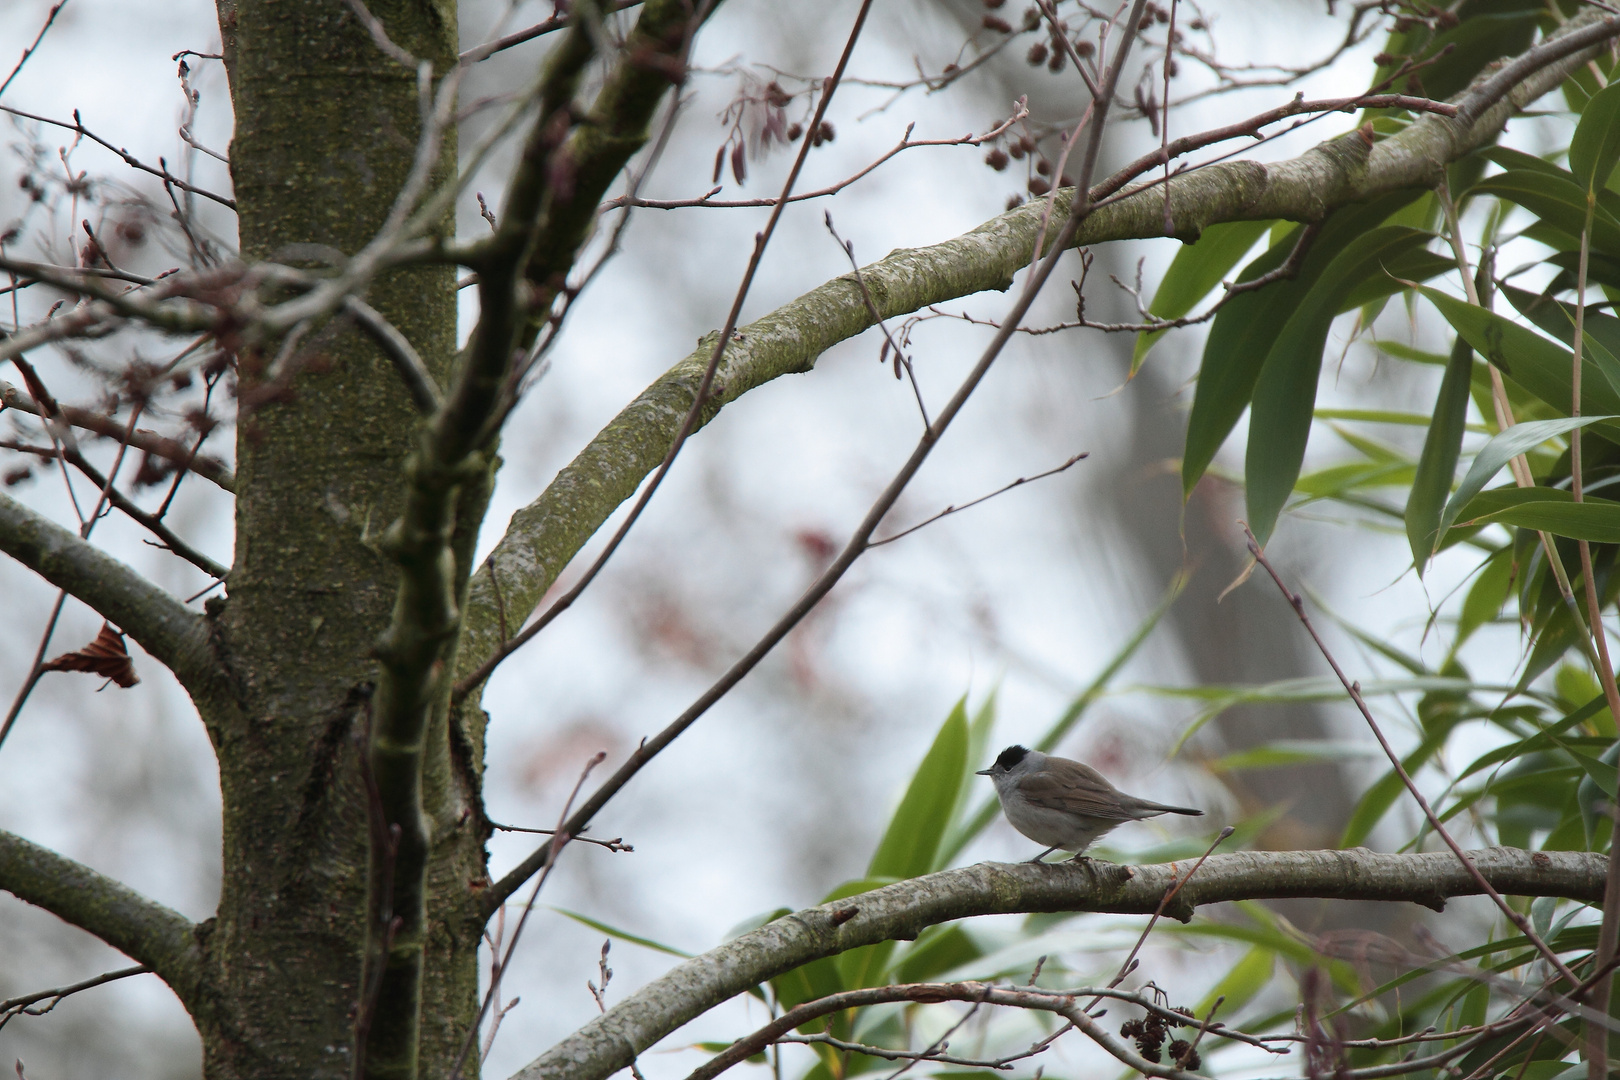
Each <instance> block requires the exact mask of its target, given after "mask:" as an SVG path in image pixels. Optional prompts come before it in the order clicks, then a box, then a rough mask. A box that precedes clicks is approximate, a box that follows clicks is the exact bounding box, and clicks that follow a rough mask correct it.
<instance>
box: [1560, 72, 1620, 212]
mask: <svg viewBox="0 0 1620 1080" xmlns="http://www.w3.org/2000/svg"><path fill="white" fill-rule="evenodd" d="M1617 160H1620V85H1617V84H1611V85H1610V86H1608V87H1606V88H1604V89H1602V90H1599V91H1598V92H1597V93H1596V94H1595V95H1593V97H1592V100H1590V101H1588V102H1587V103H1586V108H1585V109H1583V110H1581V122H1580V123H1579V124H1577V125H1576V126H1575V136H1574V138H1572V139H1571V140H1570V143H1569V171H1570V172H1572V173H1574V174H1575V179H1576V181H1577V182H1578V183H1580V185H1581V186H1582V187H1584V188H1586V189H1587V190H1588V191H1598V190H1601V189H1602V188H1603V187H1604V186H1605V185H1606V184H1608V182H1609V174H1610V173H1611V172H1613V171H1614V163H1615V162H1616V161H1617Z"/></svg>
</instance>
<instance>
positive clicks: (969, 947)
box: [895, 923, 984, 983]
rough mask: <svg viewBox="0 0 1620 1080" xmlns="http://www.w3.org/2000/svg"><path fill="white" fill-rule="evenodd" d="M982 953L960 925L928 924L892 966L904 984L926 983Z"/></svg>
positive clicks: (971, 961) (978, 956) (965, 963)
mask: <svg viewBox="0 0 1620 1080" xmlns="http://www.w3.org/2000/svg"><path fill="white" fill-rule="evenodd" d="M982 956H984V949H983V947H981V946H980V945H979V943H978V942H977V941H975V940H973V937H972V935H970V934H969V933H968V932H967V931H966V930H964V929H962V927H961V925H960V924H956V923H953V924H951V925H948V926H931V927H929V928H928V929H927V930H925V931H923V933H922V934H921V935H919V936H918V938H917V941H916V944H914V945H912V946H911V947H910V948H909V949H907V950H906V952H905V955H904V956H902V957H901V958H900V962H899V964H898V965H896V967H895V978H896V979H897V980H898V981H900V982H903V983H917V982H928V981H930V980H932V979H933V978H934V977H935V976H936V975H941V974H943V973H945V972H947V971H952V970H954V969H956V968H959V967H963V966H965V965H967V964H971V963H973V962H974V961H975V960H978V959H979V958H980V957H982Z"/></svg>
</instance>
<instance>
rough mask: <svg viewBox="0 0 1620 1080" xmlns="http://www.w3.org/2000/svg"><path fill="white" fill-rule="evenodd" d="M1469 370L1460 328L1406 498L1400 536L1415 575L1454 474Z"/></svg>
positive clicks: (1434, 535)
mask: <svg viewBox="0 0 1620 1080" xmlns="http://www.w3.org/2000/svg"><path fill="white" fill-rule="evenodd" d="M1473 374H1474V350H1473V349H1471V348H1469V347H1468V342H1467V340H1466V339H1464V338H1463V336H1462V335H1461V334H1459V335H1457V342H1456V344H1455V345H1453V346H1452V348H1451V357H1450V359H1449V360H1448V361H1447V363H1446V374H1445V377H1444V378H1442V379H1441V380H1440V394H1439V396H1438V397H1436V398H1435V401H1434V420H1433V421H1432V422H1431V423H1430V424H1429V433H1428V435H1427V436H1426V437H1425V438H1424V440H1423V453H1422V454H1420V455H1419V456H1418V466H1417V473H1416V475H1414V476H1413V478H1412V493H1411V494H1410V495H1409V496H1407V499H1406V540H1407V543H1408V544H1410V545H1411V547H1412V563H1413V565H1414V566H1415V567H1416V568H1417V573H1418V577H1422V576H1423V571H1424V570H1425V569H1426V568H1427V567H1428V564H1429V559H1430V558H1432V557H1433V555H1434V549H1435V545H1436V544H1437V543H1438V542H1439V539H1440V535H1441V531H1440V513H1441V511H1442V510H1444V509H1445V505H1446V498H1447V496H1449V495H1450V494H1451V482H1452V481H1453V480H1454V479H1456V476H1457V459H1458V458H1460V457H1461V456H1462V439H1463V430H1464V428H1465V427H1466V425H1467V421H1468V387H1469V383H1470V380H1471V379H1472V377H1473Z"/></svg>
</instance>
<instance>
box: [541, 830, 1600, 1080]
mask: <svg viewBox="0 0 1620 1080" xmlns="http://www.w3.org/2000/svg"><path fill="white" fill-rule="evenodd" d="M1469 857H1470V858H1471V859H1472V860H1473V862H1474V864H1475V866H1476V867H1477V868H1478V869H1479V871H1480V873H1481V875H1483V877H1484V878H1485V880H1487V881H1489V882H1490V883H1491V885H1492V886H1493V887H1494V888H1496V889H1497V890H1498V891H1499V892H1502V893H1507V894H1512V895H1519V896H1561V897H1567V898H1569V899H1573V900H1581V901H1585V902H1588V903H1591V902H1594V901H1596V900H1599V899H1600V898H1601V897H1602V895H1603V882H1604V875H1605V873H1606V872H1607V865H1608V864H1607V860H1606V859H1605V858H1604V857H1603V856H1602V855H1599V854H1596V853H1593V852H1585V851H1557V852H1539V851H1537V852H1530V851H1521V850H1519V849H1517V848H1488V849H1486V850H1484V851H1474V852H1470V853H1469ZM1179 876H1180V871H1179V870H1178V867H1177V865H1176V864H1175V863H1167V864H1163V865H1158V866H1116V865H1114V864H1113V863H1104V862H1097V861H1094V860H1082V861H1078V862H1065V863H1058V864H1056V865H1033V864H1028V863H1021V864H1017V865H1009V864H1004V863H980V864H978V865H977V866H969V867H965V868H963V869H960V870H945V871H942V872H940V873H937V874H929V875H926V876H924V877H920V878H913V879H911V880H910V881H902V882H898V883H896V884H894V885H888V886H885V887H884V888H881V889H874V890H873V891H871V892H868V893H862V894H860V895H858V896H852V897H850V898H848V899H846V900H839V901H835V902H833V903H831V904H823V905H822V906H820V907H814V908H807V909H805V910H804V911H799V912H795V913H793V914H792V915H785V916H783V917H782V918H780V919H777V920H776V921H774V922H771V923H768V924H766V925H765V926H762V927H760V928H759V929H758V930H754V931H752V932H750V933H747V934H744V935H742V936H741V937H738V938H736V939H734V940H732V941H729V942H727V943H726V944H724V945H722V946H720V947H719V948H716V949H711V950H710V951H708V952H706V953H704V954H703V955H701V956H697V957H694V958H693V959H691V960H688V961H686V962H685V963H683V964H680V965H678V966H677V967H675V968H674V969H673V970H672V971H670V972H669V973H668V974H666V975H664V976H663V977H661V978H659V979H655V980H654V981H653V982H651V983H649V984H648V985H646V986H644V987H642V988H641V989H640V990H638V991H637V992H636V993H634V994H632V995H631V996H630V997H628V998H626V999H625V1000H624V1001H623V1002H621V1003H620V1004H619V1005H617V1006H615V1007H614V1008H612V1009H609V1010H608V1011H607V1012H606V1013H605V1014H604V1015H602V1016H600V1017H598V1018H597V1019H595V1020H593V1021H591V1022H590V1023H589V1024H586V1025H585V1026H584V1027H583V1028H580V1029H579V1030H578V1031H576V1032H574V1033H573V1034H572V1035H570V1036H568V1038H566V1039H564V1040H563V1041H562V1042H560V1043H558V1044H557V1045H556V1046H554V1047H552V1048H551V1049H550V1050H548V1051H547V1052H546V1053H545V1054H543V1055H542V1056H541V1057H539V1058H538V1059H536V1060H535V1061H534V1062H532V1063H530V1064H529V1065H528V1066H527V1067H525V1068H524V1069H523V1070H522V1071H521V1072H519V1073H518V1074H517V1077H516V1080H564V1078H566V1080H605V1078H606V1077H608V1076H611V1075H612V1074H613V1073H615V1072H618V1071H619V1070H620V1069H622V1068H625V1067H626V1066H628V1065H629V1064H630V1063H631V1061H633V1060H634V1058H635V1056H636V1055H637V1054H639V1053H641V1052H643V1051H645V1050H646V1049H647V1048H649V1047H651V1046H652V1045H653V1044H655V1043H657V1042H658V1041H659V1040H660V1039H662V1038H664V1037H665V1036H666V1035H668V1034H669V1033H670V1032H672V1031H674V1030H675V1029H676V1028H678V1027H680V1026H681V1025H682V1024H685V1023H687V1022H689V1021H691V1020H693V1019H695V1018H696V1017H698V1016H701V1015H702V1014H703V1013H705V1012H707V1011H708V1010H710V1009H712V1008H714V1007H715V1006H716V1005H719V1004H720V1003H721V1002H723V1001H726V1000H728V999H730V998H732V997H734V996H736V995H737V994H740V993H743V992H745V991H747V990H748V989H749V988H750V987H753V986H757V985H759V984H760V983H761V982H763V981H765V980H767V979H770V978H773V977H775V976H777V975H781V974H783V973H784V972H787V971H791V970H793V969H794V968H796V967H799V966H800V965H802V964H806V963H809V962H810V961H812V960H818V959H820V958H822V957H826V956H836V955H837V954H839V953H842V952H846V951H848V950H850V949H855V948H859V947H861V946H863V945H871V944H874V943H876V942H879V941H894V940H902V941H904V940H911V939H913V938H915V937H916V936H917V935H918V934H920V933H921V932H922V931H923V930H925V929H927V928H928V927H930V926H934V925H936V924H938V923H942V922H949V921H952V920H955V919H963V918H968V917H970V916H974V915H997V914H1008V913H1026V912H1050V911H1100V912H1114V913H1118V914H1152V913H1153V912H1154V911H1155V910H1157V909H1158V907H1159V904H1160V901H1161V900H1162V899H1163V897H1164V895H1165V892H1166V890H1168V889H1170V888H1172V887H1173V886H1174V885H1175V883H1176V881H1177V880H1178V877H1179ZM1478 892H1479V885H1478V883H1477V882H1476V881H1475V880H1474V878H1473V877H1472V876H1471V875H1470V874H1469V873H1468V872H1467V871H1466V870H1464V869H1463V867H1462V866H1461V865H1460V864H1459V863H1458V861H1457V858H1456V856H1454V855H1453V854H1452V853H1451V852H1449V851H1446V852H1428V853H1422V854H1410V855H1389V854H1383V853H1380V852H1374V851H1368V850H1367V849H1366V848H1355V849H1354V850H1350V851H1250V852H1240V853H1238V854H1234V855H1217V856H1214V857H1212V858H1210V859H1208V860H1207V861H1206V862H1205V863H1204V865H1203V867H1202V868H1201V869H1200V870H1199V871H1198V875H1197V876H1196V877H1194V878H1193V879H1192V880H1191V881H1189V882H1187V883H1186V884H1185V885H1184V886H1182V888H1181V890H1180V891H1179V892H1177V893H1176V895H1175V897H1174V899H1173V900H1172V901H1171V902H1170V904H1169V906H1168V908H1167V909H1166V914H1168V915H1172V916H1174V917H1176V918H1178V919H1182V920H1186V919H1190V918H1191V917H1192V913H1193V910H1194V909H1195V908H1198V907H1201V906H1203V905H1205V904H1216V903H1222V902H1226V901H1232V900H1270V899H1279V898H1283V897H1311V898H1319V899H1332V900H1384V901H1409V902H1412V903H1418V904H1423V905H1425V906H1428V907H1432V908H1441V907H1443V906H1444V905H1445V902H1446V900H1447V899H1449V898H1451V897H1454V896H1473V895H1476V894H1477V893H1478Z"/></svg>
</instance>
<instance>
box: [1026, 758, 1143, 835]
mask: <svg viewBox="0 0 1620 1080" xmlns="http://www.w3.org/2000/svg"><path fill="white" fill-rule="evenodd" d="M1018 790H1019V793H1020V794H1022V795H1023V796H1024V798H1026V799H1028V800H1029V801H1030V802H1031V803H1033V804H1034V805H1036V806H1040V807H1045V808H1047V809H1049V810H1063V811H1066V812H1068V813H1071V814H1083V815H1085V816H1086V817H1095V818H1102V819H1103V820H1105V821H1128V820H1130V818H1131V815H1130V814H1129V813H1126V812H1125V810H1124V808H1123V807H1122V806H1121V803H1120V793H1119V792H1118V790H1116V789H1115V787H1114V785H1113V784H1110V783H1109V782H1108V781H1107V780H1105V779H1103V776H1102V774H1101V773H1099V772H1098V771H1097V770H1096V769H1093V768H1091V767H1090V766H1089V765H1082V764H1080V763H1079V762H1074V763H1073V765H1072V766H1070V767H1068V768H1065V769H1062V770H1061V771H1060V770H1053V769H1048V770H1047V771H1045V772H1043V773H1040V774H1031V775H1028V776H1025V777H1022V778H1021V779H1020V780H1019V781H1018Z"/></svg>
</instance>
